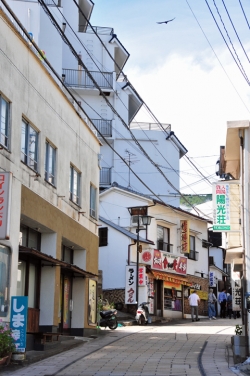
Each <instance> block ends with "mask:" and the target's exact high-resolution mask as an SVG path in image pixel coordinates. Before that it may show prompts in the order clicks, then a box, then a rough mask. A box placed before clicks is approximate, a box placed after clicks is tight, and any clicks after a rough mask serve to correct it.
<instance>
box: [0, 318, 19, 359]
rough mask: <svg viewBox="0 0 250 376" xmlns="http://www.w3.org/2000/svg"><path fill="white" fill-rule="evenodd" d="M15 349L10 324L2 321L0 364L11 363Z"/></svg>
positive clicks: (0, 328)
mask: <svg viewBox="0 0 250 376" xmlns="http://www.w3.org/2000/svg"><path fill="white" fill-rule="evenodd" d="M15 350H16V346H15V343H14V338H13V336H12V332H11V329H10V328H9V326H8V324H6V323H3V322H0V364H1V365H3V364H9V362H10V359H11V355H12V352H14V351H15Z"/></svg>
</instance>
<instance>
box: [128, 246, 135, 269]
mask: <svg viewBox="0 0 250 376" xmlns="http://www.w3.org/2000/svg"><path fill="white" fill-rule="evenodd" d="M135 244H136V241H135V240H134V244H129V245H128V265H130V247H131V246H132V245H135Z"/></svg>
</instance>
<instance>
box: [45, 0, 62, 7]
mask: <svg viewBox="0 0 250 376" xmlns="http://www.w3.org/2000/svg"><path fill="white" fill-rule="evenodd" d="M44 2H45V4H46V5H48V6H54V7H61V0H44Z"/></svg>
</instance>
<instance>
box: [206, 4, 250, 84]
mask: <svg viewBox="0 0 250 376" xmlns="http://www.w3.org/2000/svg"><path fill="white" fill-rule="evenodd" d="M205 2H206V4H207V7H208V9H209V11H210V13H211V15H212V17H213V20H214V22H215V24H216V26H217V29H218V30H219V32H220V34H221V36H222V38H223V40H224V42H225V44H226V46H227V48H228V50H229V52H230V54H231V56H232V58H233V59H234V61H235V63H236V65H237V67H238V68H239V70H240V72H241V74H242V75H243V77H244V78H245V80H246V82H247V83H248V85H249V84H250V82H249V79H248V77H247V74H246V72H245V70H244V68H243V66H242V64H241V61H240V59H239V57H238V55H237V52H236V50H235V48H234V46H233V43H232V41H231V39H230V36H229V34H228V32H227V30H226V27H225V24H224V22H223V20H222V17H221V15H220V13H219V10H218V7H217V5H216V3H215V0H213V2H214V5H215V7H216V9H217V13H218V15H219V17H220V19H221V22H222V24H223V26H224V29H225V31H226V33H227V36H228V39H229V41H230V43H231V45H232V47H233V50H234V52H235V55H236V57H237V59H238V61H239V63H238V62H237V61H236V59H235V57H234V55H233V53H232V51H231V49H230V47H229V45H228V43H227V41H226V39H225V37H224V35H223V33H222V31H221V29H220V27H219V25H218V22H217V21H216V19H215V17H214V14H213V12H212V9H211V8H210V6H209V4H208V2H207V0H205ZM240 66H241V67H240Z"/></svg>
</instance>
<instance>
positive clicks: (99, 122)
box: [91, 119, 112, 137]
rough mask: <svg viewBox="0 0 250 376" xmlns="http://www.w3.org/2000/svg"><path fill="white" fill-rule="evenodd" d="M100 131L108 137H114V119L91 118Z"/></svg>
mask: <svg viewBox="0 0 250 376" xmlns="http://www.w3.org/2000/svg"><path fill="white" fill-rule="evenodd" d="M91 121H92V123H93V124H94V125H95V126H96V128H98V131H99V132H100V133H101V134H102V135H103V136H106V137H112V120H103V119H91Z"/></svg>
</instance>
